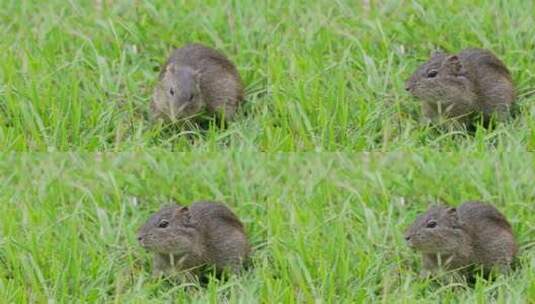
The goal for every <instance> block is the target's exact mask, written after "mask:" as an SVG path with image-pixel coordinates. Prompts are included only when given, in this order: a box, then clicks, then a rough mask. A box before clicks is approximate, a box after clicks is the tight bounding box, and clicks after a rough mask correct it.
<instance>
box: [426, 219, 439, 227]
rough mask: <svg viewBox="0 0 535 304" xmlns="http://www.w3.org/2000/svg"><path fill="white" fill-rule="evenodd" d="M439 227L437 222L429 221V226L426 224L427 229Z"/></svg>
mask: <svg viewBox="0 0 535 304" xmlns="http://www.w3.org/2000/svg"><path fill="white" fill-rule="evenodd" d="M436 226H437V222H435V221H429V222H427V224H425V227H426V228H435V227H436Z"/></svg>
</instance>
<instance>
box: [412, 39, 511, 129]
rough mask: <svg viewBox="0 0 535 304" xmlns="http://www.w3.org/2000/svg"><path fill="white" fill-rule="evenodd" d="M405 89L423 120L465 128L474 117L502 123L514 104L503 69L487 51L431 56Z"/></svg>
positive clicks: (505, 69) (465, 51)
mask: <svg viewBox="0 0 535 304" xmlns="http://www.w3.org/2000/svg"><path fill="white" fill-rule="evenodd" d="M433 72H436V75H435V76H433V77H431V76H432V75H433ZM406 88H407V91H409V92H410V93H411V94H412V95H414V96H415V97H417V98H419V99H420V100H421V101H422V112H423V115H424V117H425V118H426V119H427V120H430V121H433V122H437V121H438V120H439V119H441V118H446V119H452V120H451V121H452V122H460V123H462V124H464V125H467V124H470V123H472V119H473V117H474V116H475V115H478V114H481V115H483V118H484V119H485V120H486V121H488V120H489V119H490V118H491V117H492V116H494V117H495V118H496V119H497V120H498V121H503V120H505V119H507V118H508V117H509V115H510V108H511V106H512V104H513V103H514V100H515V91H514V87H513V83H512V79H511V74H510V73H509V70H508V69H507V67H506V66H505V65H504V64H503V62H502V61H500V59H498V58H497V57H496V56H495V55H494V54H492V53H491V52H490V51H488V50H484V49H475V48H474V49H465V50H463V51H462V52H460V53H459V54H456V55H448V54H445V53H442V52H438V53H435V54H433V55H432V57H431V59H430V60H429V61H428V62H426V63H424V64H423V65H422V66H420V67H419V68H418V69H417V70H416V71H415V72H414V74H413V75H412V76H411V77H410V79H409V80H407V83H406Z"/></svg>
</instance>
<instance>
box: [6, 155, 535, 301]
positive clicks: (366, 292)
mask: <svg viewBox="0 0 535 304" xmlns="http://www.w3.org/2000/svg"><path fill="white" fill-rule="evenodd" d="M534 180H535V156H534V155H531V154H528V153H503V154H501V153H500V154H498V153H496V154H485V153H479V152H474V153H470V154H461V153H453V154H437V153H434V152H425V153H419V154H411V153H407V154H402V153H387V154H373V153H372V154H366V153H353V154H351V153H341V154H328V153H310V154H257V153H238V152H233V153H225V154H223V153H217V154H214V153H201V154H195V155H194V154H192V153H187V154H173V153H166V152H161V153H132V154H129V153H119V154H79V153H78V154H76V153H75V154H54V153H50V154H32V155H27V154H25V155H21V154H4V155H2V158H1V161H0V185H1V186H0V201H1V202H2V204H0V249H1V250H0V298H1V299H2V302H5V303H28V302H30V303H45V302H47V300H52V299H53V300H55V303H73V302H82V303H88V302H101V303H102V302H106V303H148V301H149V300H150V303H158V302H161V303H167V302H168V301H169V300H174V302H176V303H197V302H198V303H205V302H209V303H226V302H229V303H375V302H382V303H416V302H430V303H436V301H437V300H439V299H440V300H442V302H441V303H470V302H473V303H493V302H496V303H529V299H531V301H533V299H535V243H534V240H535V239H534V234H535V226H534V223H535V209H534V208H535V207H534V204H533V202H534V201H535V188H534V187H533V181H534ZM439 197H440V198H442V199H444V200H446V201H449V202H451V203H452V204H453V205H458V204H459V203H460V202H462V201H464V200H469V199H482V200H486V201H489V202H491V203H493V204H495V205H496V206H497V207H498V208H499V209H500V210H501V211H502V212H503V213H504V214H506V216H507V217H508V218H509V220H510V222H511V223H512V225H513V229H514V232H515V235H516V237H517V240H518V242H519V244H520V253H519V267H518V269H517V270H516V271H515V272H514V273H513V274H511V275H508V276H500V277H498V278H497V279H496V280H494V281H485V280H483V279H481V280H478V281H477V283H476V284H475V286H474V287H467V286H464V285H462V284H461V285H458V286H455V287H454V286H449V285H438V284H436V283H434V282H432V281H427V280H422V279H419V278H418V277H417V272H418V270H419V269H420V262H419V259H418V257H417V255H416V254H415V253H414V252H412V251H411V250H409V248H408V247H407V246H406V245H405V243H404V240H403V231H404V230H405V228H406V227H407V226H408V225H409V224H410V223H411V222H412V221H413V220H414V219H415V216H416V214H417V213H419V212H421V211H423V210H425V209H426V208H427V207H428V205H429V204H430V203H431V202H433V201H434V200H435V199H436V198H439ZM168 199H175V200H177V201H180V202H183V203H189V202H192V201H194V200H200V199H214V200H221V201H225V202H227V204H228V205H229V206H230V207H231V208H232V209H234V210H235V212H236V213H237V214H238V215H239V216H240V217H241V219H242V220H243V222H244V223H245V226H246V230H247V232H248V235H249V237H250V239H251V242H252V244H253V246H254V248H255V252H254V257H253V261H254V262H253V263H254V267H253V268H252V269H251V270H250V271H248V272H247V273H246V274H244V275H243V276H241V277H236V276H234V277H232V278H230V279H229V280H228V281H216V280H213V281H211V282H210V283H209V284H208V286H206V287H204V288H199V287H198V286H197V287H190V288H188V289H185V288H183V286H180V285H172V284H169V283H168V282H166V281H158V280H154V279H151V278H150V256H149V255H148V254H147V253H145V252H144V251H143V250H142V249H141V248H140V247H139V246H138V244H137V242H136V239H135V236H136V230H137V228H138V227H139V226H140V225H141V224H142V223H143V222H144V221H145V220H146V219H147V217H148V216H149V214H150V213H152V212H154V211H155V210H157V209H158V208H159V207H160V206H161V205H162V204H163V202H165V201H166V200H168ZM531 303H532V302H531Z"/></svg>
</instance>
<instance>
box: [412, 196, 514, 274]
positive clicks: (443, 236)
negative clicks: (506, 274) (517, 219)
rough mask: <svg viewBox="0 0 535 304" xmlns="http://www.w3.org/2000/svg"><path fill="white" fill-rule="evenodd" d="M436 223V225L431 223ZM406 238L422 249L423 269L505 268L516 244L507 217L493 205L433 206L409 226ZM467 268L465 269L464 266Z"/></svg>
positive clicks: (417, 248)
mask: <svg viewBox="0 0 535 304" xmlns="http://www.w3.org/2000/svg"><path fill="white" fill-rule="evenodd" d="M433 222H435V223H436V226H435V227H430V226H431V225H433ZM405 239H406V241H407V243H408V244H409V246H410V247H412V248H413V249H415V250H416V251H419V252H421V253H422V260H423V267H424V270H425V271H428V272H434V271H436V270H437V269H438V268H439V267H441V266H442V267H443V268H445V269H448V270H452V269H459V268H466V267H467V266H483V269H484V270H485V271H490V270H492V269H494V268H497V269H499V270H505V271H506V270H508V269H509V267H510V264H511V262H512V260H513V257H514V256H515V255H516V252H517V246H516V243H515V239H514V236H513V233H512V229H511V225H510V224H509V222H507V219H506V218H505V217H504V216H503V215H502V214H501V213H500V212H499V211H498V210H497V209H496V208H495V207H494V206H492V205H490V204H485V203H481V202H475V201H471V202H466V203H464V204H462V205H461V206H460V207H459V208H451V207H447V206H443V205H440V206H434V207H431V208H430V209H429V210H427V212H426V213H424V214H423V215H420V216H419V217H418V218H417V219H416V220H415V222H414V223H413V224H412V225H411V226H410V227H409V229H408V230H407V232H406V234H405ZM465 270H467V269H465Z"/></svg>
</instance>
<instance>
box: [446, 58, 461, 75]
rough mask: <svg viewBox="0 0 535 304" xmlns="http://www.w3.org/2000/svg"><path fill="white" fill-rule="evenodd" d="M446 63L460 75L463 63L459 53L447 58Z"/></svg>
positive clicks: (453, 71)
mask: <svg viewBox="0 0 535 304" xmlns="http://www.w3.org/2000/svg"><path fill="white" fill-rule="evenodd" d="M446 64H447V65H448V67H449V69H450V71H451V72H452V73H453V74H455V75H459V74H460V73H461V69H462V68H463V65H462V64H461V61H460V60H459V57H458V56H457V55H452V56H449V57H448V58H446Z"/></svg>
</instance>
